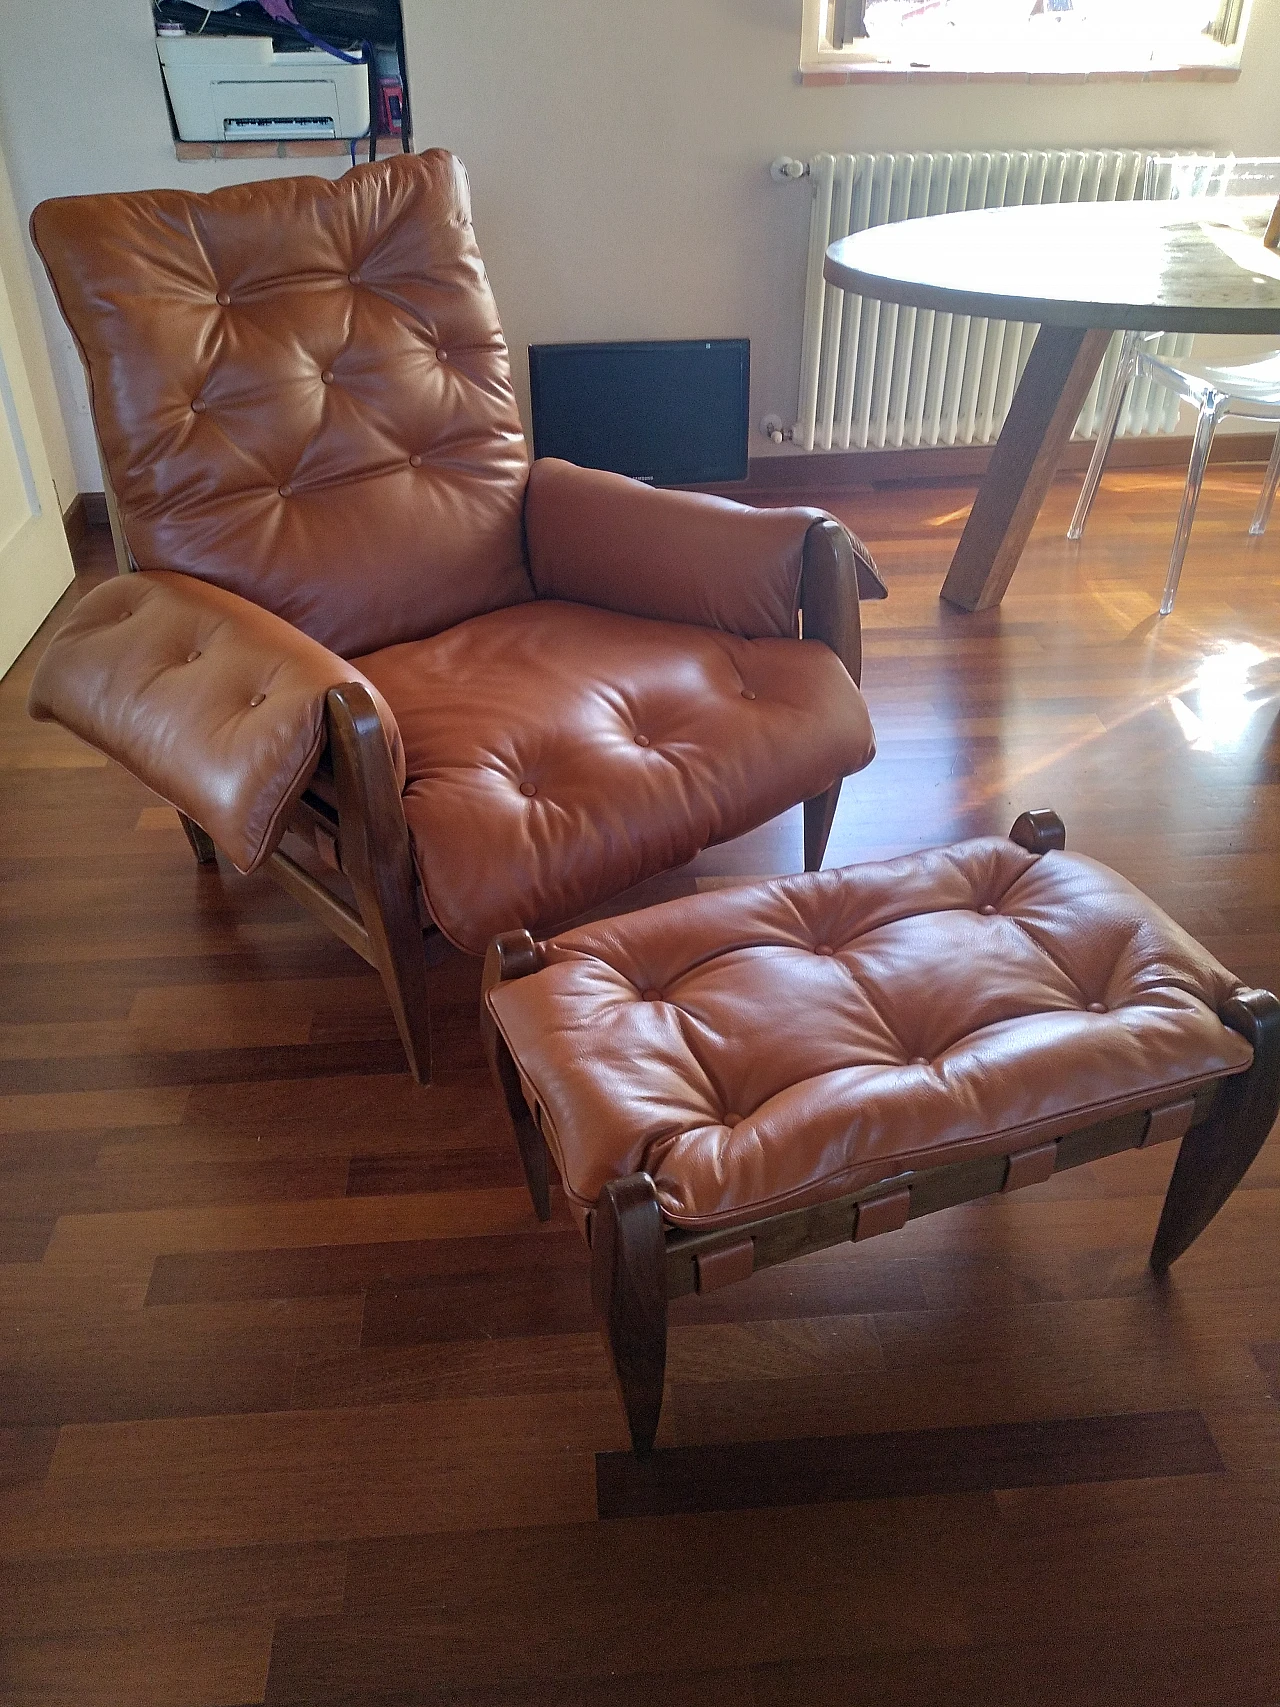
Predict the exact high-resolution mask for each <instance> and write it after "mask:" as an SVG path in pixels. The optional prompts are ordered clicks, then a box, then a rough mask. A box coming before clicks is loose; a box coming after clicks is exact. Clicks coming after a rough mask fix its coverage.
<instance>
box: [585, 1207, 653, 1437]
mask: <svg viewBox="0 0 1280 1707" xmlns="http://www.w3.org/2000/svg"><path fill="white" fill-rule="evenodd" d="M591 1301H592V1303H593V1304H594V1306H595V1311H596V1315H597V1317H598V1318H599V1321H600V1326H601V1329H602V1331H603V1333H604V1337H605V1343H606V1344H607V1345H608V1347H609V1357H610V1360H611V1361H612V1363H613V1373H614V1379H615V1380H616V1381H617V1383H618V1392H619V1394H620V1396H621V1398H622V1405H623V1409H624V1410H625V1411H626V1413H627V1426H628V1428H629V1429H630V1430H631V1447H632V1450H633V1451H634V1453H635V1455H636V1457H637V1458H647V1457H648V1456H649V1454H650V1453H651V1452H652V1451H653V1439H654V1436H655V1435H656V1434H657V1432H658V1416H659V1413H660V1412H661V1410H662V1383H663V1379H664V1377H665V1375H666V1369H667V1257H666V1239H665V1237H664V1235H663V1231H662V1212H661V1210H660V1209H659V1208H658V1194H657V1192H656V1191H655V1190H654V1186H653V1181H652V1180H651V1179H650V1178H649V1176H648V1174H627V1175H626V1176H625V1178H623V1179H618V1180H610V1182H609V1184H608V1185H606V1186H605V1188H604V1190H603V1191H602V1192H601V1193H600V1196H599V1199H598V1200H597V1202H596V1207H595V1211H594V1213H593V1215H592V1219H591Z"/></svg>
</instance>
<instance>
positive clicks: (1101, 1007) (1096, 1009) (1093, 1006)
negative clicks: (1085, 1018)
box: [1086, 1002, 1111, 1014]
mask: <svg viewBox="0 0 1280 1707" xmlns="http://www.w3.org/2000/svg"><path fill="white" fill-rule="evenodd" d="M1110 1011H1111V1010H1110V1009H1109V1008H1108V1007H1107V1004H1106V1003H1105V1002H1090V1003H1089V1006H1088V1008H1087V1009H1086V1012H1088V1013H1091V1014H1105V1013H1109V1012H1110Z"/></svg>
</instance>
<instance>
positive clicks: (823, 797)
mask: <svg viewBox="0 0 1280 1707" xmlns="http://www.w3.org/2000/svg"><path fill="white" fill-rule="evenodd" d="M843 781H844V778H843V777H837V778H836V780H835V781H834V782H833V783H832V784H831V787H830V788H828V789H827V790H826V792H825V793H823V794H815V795H814V796H813V798H812V800H806V801H805V803H804V868H805V870H806V871H821V870H822V856H823V855H824V854H825V853H826V851H827V838H828V836H830V834H831V826H832V824H834V823H835V819H836V807H837V806H838V805H839V804H840V784H841V783H842V782H843Z"/></svg>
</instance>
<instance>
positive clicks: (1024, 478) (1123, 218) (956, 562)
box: [824, 196, 1280, 611]
mask: <svg viewBox="0 0 1280 1707" xmlns="http://www.w3.org/2000/svg"><path fill="white" fill-rule="evenodd" d="M1272 205H1273V203H1272V200H1271V197H1269V196H1239V197H1236V196H1230V197H1228V196H1221V197H1213V198H1206V199H1202V200H1195V199H1192V200H1183V201H1172V202H1064V203H1058V204H1052V205H1048V206H1044V207H1006V208H985V209H982V210H980V211H977V212H974V213H947V214H940V215H937V216H936V217H932V218H928V219H910V220H904V221H902V222H900V223H898V224H895V225H879V226H875V227H873V228H872V229H871V230H869V231H859V232H855V233H854V235H853V236H851V237H845V238H842V239H841V240H840V241H839V242H838V243H833V244H832V245H831V247H830V248H829V249H828V250H827V260H826V266H825V268H824V272H825V276H826V278H827V280H828V281H829V282H830V283H831V284H834V285H838V286H840V287H842V288H843V289H845V290H850V291H856V292H857V293H858V294H859V295H860V296H871V297H878V298H880V299H881V300H883V301H886V302H898V303H902V304H904V305H905V306H907V307H914V308H933V309H941V310H943V311H944V312H947V313H952V314H976V315H985V316H989V317H991V318H993V319H1001V320H1022V321H1030V322H1034V323H1036V324H1038V325H1039V327H1040V331H1039V332H1038V334H1037V336H1036V340H1035V343H1034V345H1033V346H1032V350H1031V355H1030V357H1029V359H1028V361H1027V365H1026V368H1025V369H1024V371H1023V375H1022V379H1021V381H1020V382H1019V385H1018V389H1017V392H1016V393H1015V394H1014V398H1013V402H1012V404H1011V405H1010V408H1009V414H1008V418H1007V419H1006V421H1005V424H1004V427H1003V429H1002V430H1001V433H1000V437H999V440H998V441H997V443H996V445H995V447H994V449H993V450H992V453H991V461H990V464H989V466H988V469H987V473H986V475H985V476H984V478H983V481H982V485H981V486H980V488H979V490H978V495H977V498H976V499H975V501H974V505H973V509H972V511H971V512H970V515H969V520H968V523H967V524H966V526H965V530H964V533H963V535H962V536H961V539H960V543H959V545H958V546H957V547H956V552H955V556H954V557H953V558H952V559H951V567H950V569H949V570H948V571H947V578H946V581H945V582H944V583H943V587H942V596H943V598H945V599H946V600H947V601H948V602H949V603H951V604H954V605H958V606H959V607H960V608H961V609H962V610H970V611H973V610H985V609H987V608H988V607H989V606H990V605H995V604H999V602H1000V600H1001V598H1003V596H1004V591H1005V588H1006V587H1007V586H1008V585H1009V581H1010V578H1011V577H1012V575H1013V571H1014V569H1015V568H1016V567H1017V563H1018V559H1019V557H1020V556H1021V555H1022V549H1023V547H1024V546H1025V544H1026V542H1027V537H1028V535H1029V534H1030V532H1031V528H1032V525H1033V524H1034V522H1035V519H1036V516H1037V515H1038V514H1039V511H1040V506H1041V504H1042V503H1043V502H1044V496H1045V493H1046V492H1047V490H1048V487H1049V482H1050V481H1051V480H1052V479H1053V474H1054V469H1055V468H1056V466H1057V463H1058V458H1059V456H1060V455H1061V453H1062V448H1063V446H1064V445H1065V444H1066V442H1067V440H1068V438H1069V437H1070V436H1071V429H1072V428H1073V427H1074V425H1075V422H1076V419H1077V417H1078V415H1079V413H1080V409H1081V407H1082V406H1083V403H1084V400H1085V398H1086V397H1087V396H1088V393H1089V387H1090V386H1091V385H1092V384H1093V380H1094V376H1095V374H1096V373H1097V371H1098V367H1099V364H1100V363H1101V361H1102V357H1103V355H1104V353H1105V351H1106V348H1107V343H1108V340H1109V339H1110V337H1111V334H1112V332H1114V331H1117V330H1120V329H1124V330H1126V331H1147V332H1261V333H1280V255H1278V254H1277V253H1276V252H1275V251H1273V250H1270V249H1267V248H1265V247H1264V245H1263V242H1262V234H1263V232H1264V231H1265V229H1266V225H1267V220H1268V217H1269V215H1270V213H1271V209H1272Z"/></svg>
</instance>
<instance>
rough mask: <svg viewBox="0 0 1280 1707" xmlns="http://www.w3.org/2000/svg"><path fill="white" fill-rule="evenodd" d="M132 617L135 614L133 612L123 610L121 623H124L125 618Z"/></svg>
mask: <svg viewBox="0 0 1280 1707" xmlns="http://www.w3.org/2000/svg"><path fill="white" fill-rule="evenodd" d="M132 615H133V612H132V611H131V610H122V611H121V612H120V616H119V621H121V622H123V621H124V619H125V617H127V616H132Z"/></svg>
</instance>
